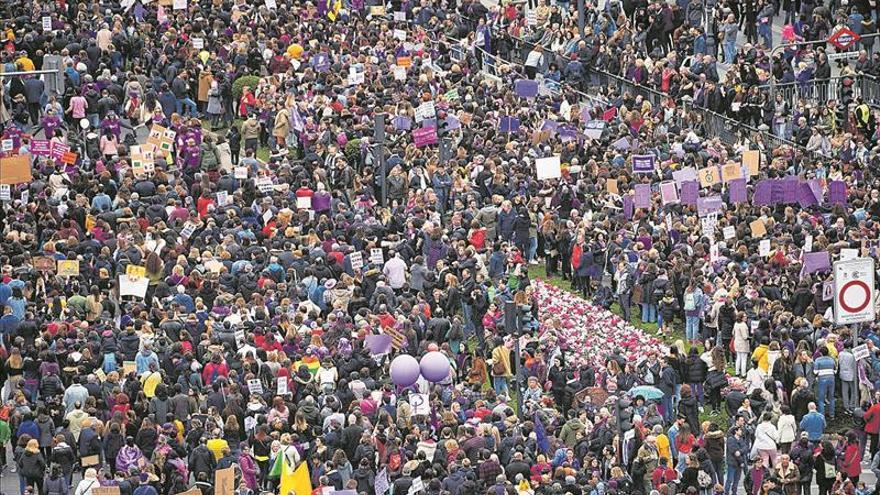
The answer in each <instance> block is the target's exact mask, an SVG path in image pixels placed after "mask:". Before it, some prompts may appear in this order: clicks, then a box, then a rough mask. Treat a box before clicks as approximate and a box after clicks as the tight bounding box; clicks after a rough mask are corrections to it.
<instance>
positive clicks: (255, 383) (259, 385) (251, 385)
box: [247, 378, 263, 395]
mask: <svg viewBox="0 0 880 495" xmlns="http://www.w3.org/2000/svg"><path fill="white" fill-rule="evenodd" d="M247 383H248V392H250V393H252V394H256V395H262V394H263V382H261V381H260V379H259V378H252V379H250V380H248V381H247Z"/></svg>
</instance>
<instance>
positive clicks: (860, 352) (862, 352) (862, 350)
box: [852, 344, 871, 361]
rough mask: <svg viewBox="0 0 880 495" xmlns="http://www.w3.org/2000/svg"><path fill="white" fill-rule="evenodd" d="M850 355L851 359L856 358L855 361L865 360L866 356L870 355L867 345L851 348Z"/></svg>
mask: <svg viewBox="0 0 880 495" xmlns="http://www.w3.org/2000/svg"><path fill="white" fill-rule="evenodd" d="M852 353H853V357H855V358H856V361H861V360H862V359H867V358H868V356H870V355H871V352H870V351H869V350H868V344H862V345H857V346H855V347H853V350H852Z"/></svg>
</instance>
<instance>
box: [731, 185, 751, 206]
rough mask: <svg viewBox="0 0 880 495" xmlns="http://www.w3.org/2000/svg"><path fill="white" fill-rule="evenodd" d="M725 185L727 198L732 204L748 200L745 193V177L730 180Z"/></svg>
mask: <svg viewBox="0 0 880 495" xmlns="http://www.w3.org/2000/svg"><path fill="white" fill-rule="evenodd" d="M727 187H728V193H729V194H728V195H729V199H730V202H731V203H732V204H735V205H738V204H740V203H745V202H746V201H748V199H749V198H748V195H747V194H746V180H745V179H733V180H732V181H730V182H728V183H727Z"/></svg>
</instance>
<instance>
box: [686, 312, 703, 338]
mask: <svg viewBox="0 0 880 495" xmlns="http://www.w3.org/2000/svg"><path fill="white" fill-rule="evenodd" d="M684 324H685V327H684V336H685V338H686V339H687V340H697V337H698V336H699V335H700V317H699V316H685V318H684Z"/></svg>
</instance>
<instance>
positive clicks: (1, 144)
mask: <svg viewBox="0 0 880 495" xmlns="http://www.w3.org/2000/svg"><path fill="white" fill-rule="evenodd" d="M14 146H15V143H14V142H13V141H12V140H11V139H4V140H2V141H0V149H2V150H3V151H12V149H13V147H14Z"/></svg>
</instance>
